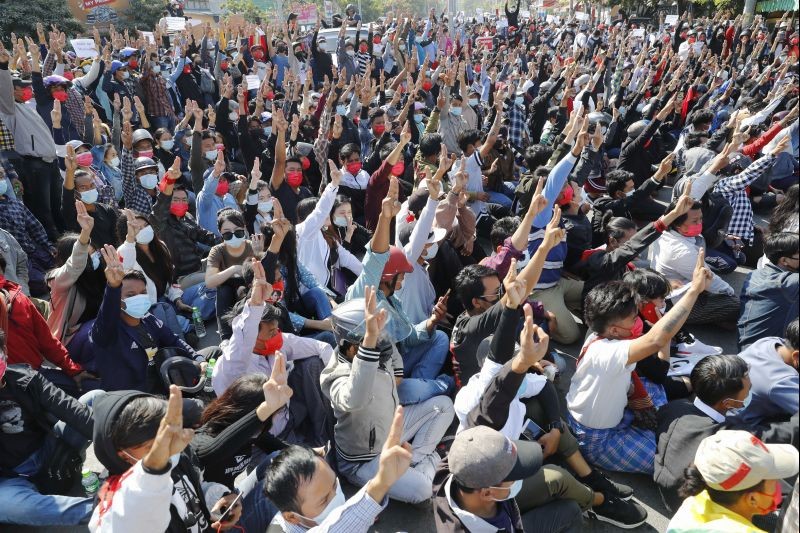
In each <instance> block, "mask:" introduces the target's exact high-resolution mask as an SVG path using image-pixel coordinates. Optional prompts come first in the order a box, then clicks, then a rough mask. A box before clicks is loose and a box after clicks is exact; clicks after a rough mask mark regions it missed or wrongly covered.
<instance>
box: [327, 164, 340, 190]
mask: <svg viewBox="0 0 800 533" xmlns="http://www.w3.org/2000/svg"><path fill="white" fill-rule="evenodd" d="M328 173H329V174H330V176H331V185H333V186H334V187H338V186H339V183H341V181H342V171H341V170H339V169H338V168H337V167H336V163H334V162H333V160H332V159H328Z"/></svg>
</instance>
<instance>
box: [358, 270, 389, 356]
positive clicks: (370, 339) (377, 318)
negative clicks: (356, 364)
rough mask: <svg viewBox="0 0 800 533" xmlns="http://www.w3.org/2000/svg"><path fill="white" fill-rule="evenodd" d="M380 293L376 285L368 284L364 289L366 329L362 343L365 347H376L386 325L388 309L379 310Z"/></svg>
mask: <svg viewBox="0 0 800 533" xmlns="http://www.w3.org/2000/svg"><path fill="white" fill-rule="evenodd" d="M377 302H378V295H377V292H376V289H375V287H373V286H371V285H370V286H367V287H366V288H365V289H364V323H365V326H366V331H365V332H364V340H363V341H362V344H363V345H364V347H365V348H368V349H371V348H374V347H375V345H376V344H377V343H378V337H379V336H380V334H381V331H383V328H384V326H386V320H387V318H388V315H387V313H386V309H381V310H380V311H378V310H377Z"/></svg>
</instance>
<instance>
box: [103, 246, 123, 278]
mask: <svg viewBox="0 0 800 533" xmlns="http://www.w3.org/2000/svg"><path fill="white" fill-rule="evenodd" d="M100 255H101V256H102V257H103V261H105V263H106V270H105V274H106V282H108V286H109V287H112V288H115V289H116V288H117V287H119V286H120V285H122V278H124V277H125V269H124V268H122V262H121V261H120V260H119V254H118V253H117V249H116V248H114V247H113V246H111V245H110V244H106V245H105V246H104V247H103V248H101V249H100Z"/></svg>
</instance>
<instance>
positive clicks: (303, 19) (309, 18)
mask: <svg viewBox="0 0 800 533" xmlns="http://www.w3.org/2000/svg"><path fill="white" fill-rule="evenodd" d="M291 9H292V13H297V23H298V24H300V25H301V26H309V25H314V24H316V23H317V6H315V5H314V4H294V5H292V6H291Z"/></svg>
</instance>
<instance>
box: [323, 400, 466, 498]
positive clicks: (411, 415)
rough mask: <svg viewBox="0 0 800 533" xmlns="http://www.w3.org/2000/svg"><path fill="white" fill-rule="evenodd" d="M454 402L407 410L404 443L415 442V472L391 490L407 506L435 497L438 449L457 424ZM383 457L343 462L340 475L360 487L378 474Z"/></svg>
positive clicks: (430, 403) (409, 472) (433, 402)
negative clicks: (434, 476)
mask: <svg viewBox="0 0 800 533" xmlns="http://www.w3.org/2000/svg"><path fill="white" fill-rule="evenodd" d="M453 414H454V410H453V402H452V401H451V400H450V398H448V397H447V396H436V397H434V398H431V399H429V400H426V401H425V402H422V403H419V404H417V405H409V406H408V407H405V408H404V410H403V415H404V418H403V435H402V437H401V439H400V440H401V441H402V442H411V454H412V455H411V468H409V469H408V470H406V472H405V474H403V475H402V476H400V479H398V480H397V481H395V483H394V485H392V488H390V489H389V493H388V496H389V497H390V498H392V499H395V500H399V501H401V502H407V503H420V502H424V501H426V500H429V499H430V498H431V496H432V495H433V488H432V487H433V475H434V474H435V473H436V466H437V465H438V464H439V454H438V453H436V446H437V445H438V444H439V441H441V440H442V437H443V436H444V434H445V432H446V431H447V428H448V427H450V424H451V423H452V421H453ZM380 460H381V458H380V456H377V457H375V458H373V459H372V460H371V461H367V462H364V463H354V462H350V461H345V460H344V459H342V458H339V460H338V462H339V473H340V474H341V475H342V476H344V477H345V478H346V479H347V480H348V481H349V482H350V483H353V484H354V485H357V486H359V487H361V486H363V485H365V484H366V483H367V481H369V480H370V479H372V478H374V477H375V474H377V473H378V466H379V464H380Z"/></svg>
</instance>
